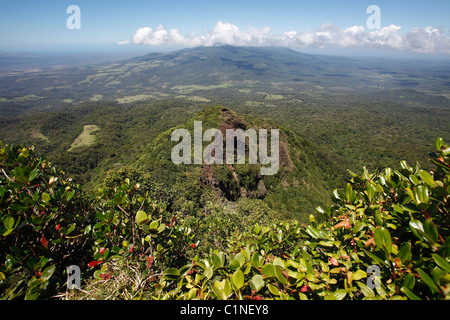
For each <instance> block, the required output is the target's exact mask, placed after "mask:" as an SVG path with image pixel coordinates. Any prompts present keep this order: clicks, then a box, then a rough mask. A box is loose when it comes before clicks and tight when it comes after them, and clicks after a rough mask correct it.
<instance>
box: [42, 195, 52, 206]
mask: <svg viewBox="0 0 450 320" xmlns="http://www.w3.org/2000/svg"><path fill="white" fill-rule="evenodd" d="M50 199H51V198H50V195H49V194H48V193H46V192H44V193H42V195H41V200H42V202H44V203H45V204H49V203H50Z"/></svg>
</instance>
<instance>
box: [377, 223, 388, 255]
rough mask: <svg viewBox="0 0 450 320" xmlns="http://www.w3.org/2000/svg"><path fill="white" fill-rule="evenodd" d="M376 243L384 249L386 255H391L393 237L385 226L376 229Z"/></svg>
mask: <svg viewBox="0 0 450 320" xmlns="http://www.w3.org/2000/svg"><path fill="white" fill-rule="evenodd" d="M374 237H375V244H376V245H377V246H378V247H380V248H381V250H383V251H384V253H385V254H386V256H389V255H390V254H391V251H392V239H391V234H390V233H389V231H388V230H387V229H386V228H384V227H378V228H376V229H375V234H374Z"/></svg>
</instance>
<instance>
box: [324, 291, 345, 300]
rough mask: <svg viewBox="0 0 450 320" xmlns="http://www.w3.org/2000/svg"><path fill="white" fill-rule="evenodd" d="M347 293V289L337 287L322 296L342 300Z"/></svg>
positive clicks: (326, 298) (327, 298)
mask: <svg viewBox="0 0 450 320" xmlns="http://www.w3.org/2000/svg"><path fill="white" fill-rule="evenodd" d="M346 295H347V291H345V290H344V289H339V290H336V291H335V292H333V293H332V294H329V295H327V296H325V297H324V299H325V300H343V299H344V298H345V296H346Z"/></svg>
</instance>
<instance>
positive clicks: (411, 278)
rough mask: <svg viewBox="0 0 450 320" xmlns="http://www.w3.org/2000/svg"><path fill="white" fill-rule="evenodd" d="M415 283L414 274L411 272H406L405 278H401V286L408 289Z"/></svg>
mask: <svg viewBox="0 0 450 320" xmlns="http://www.w3.org/2000/svg"><path fill="white" fill-rule="evenodd" d="M415 283H416V279H415V277H414V275H413V274H411V273H408V274H407V275H406V276H405V279H404V280H403V282H402V285H401V286H402V287H406V288H408V289H412V288H414V285H415Z"/></svg>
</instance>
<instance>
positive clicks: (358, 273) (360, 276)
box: [353, 269, 367, 280]
mask: <svg viewBox="0 0 450 320" xmlns="http://www.w3.org/2000/svg"><path fill="white" fill-rule="evenodd" d="M365 277H367V273H365V272H364V271H362V270H359V269H358V270H356V272H355V273H354V274H353V280H361V279H364V278H365Z"/></svg>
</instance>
